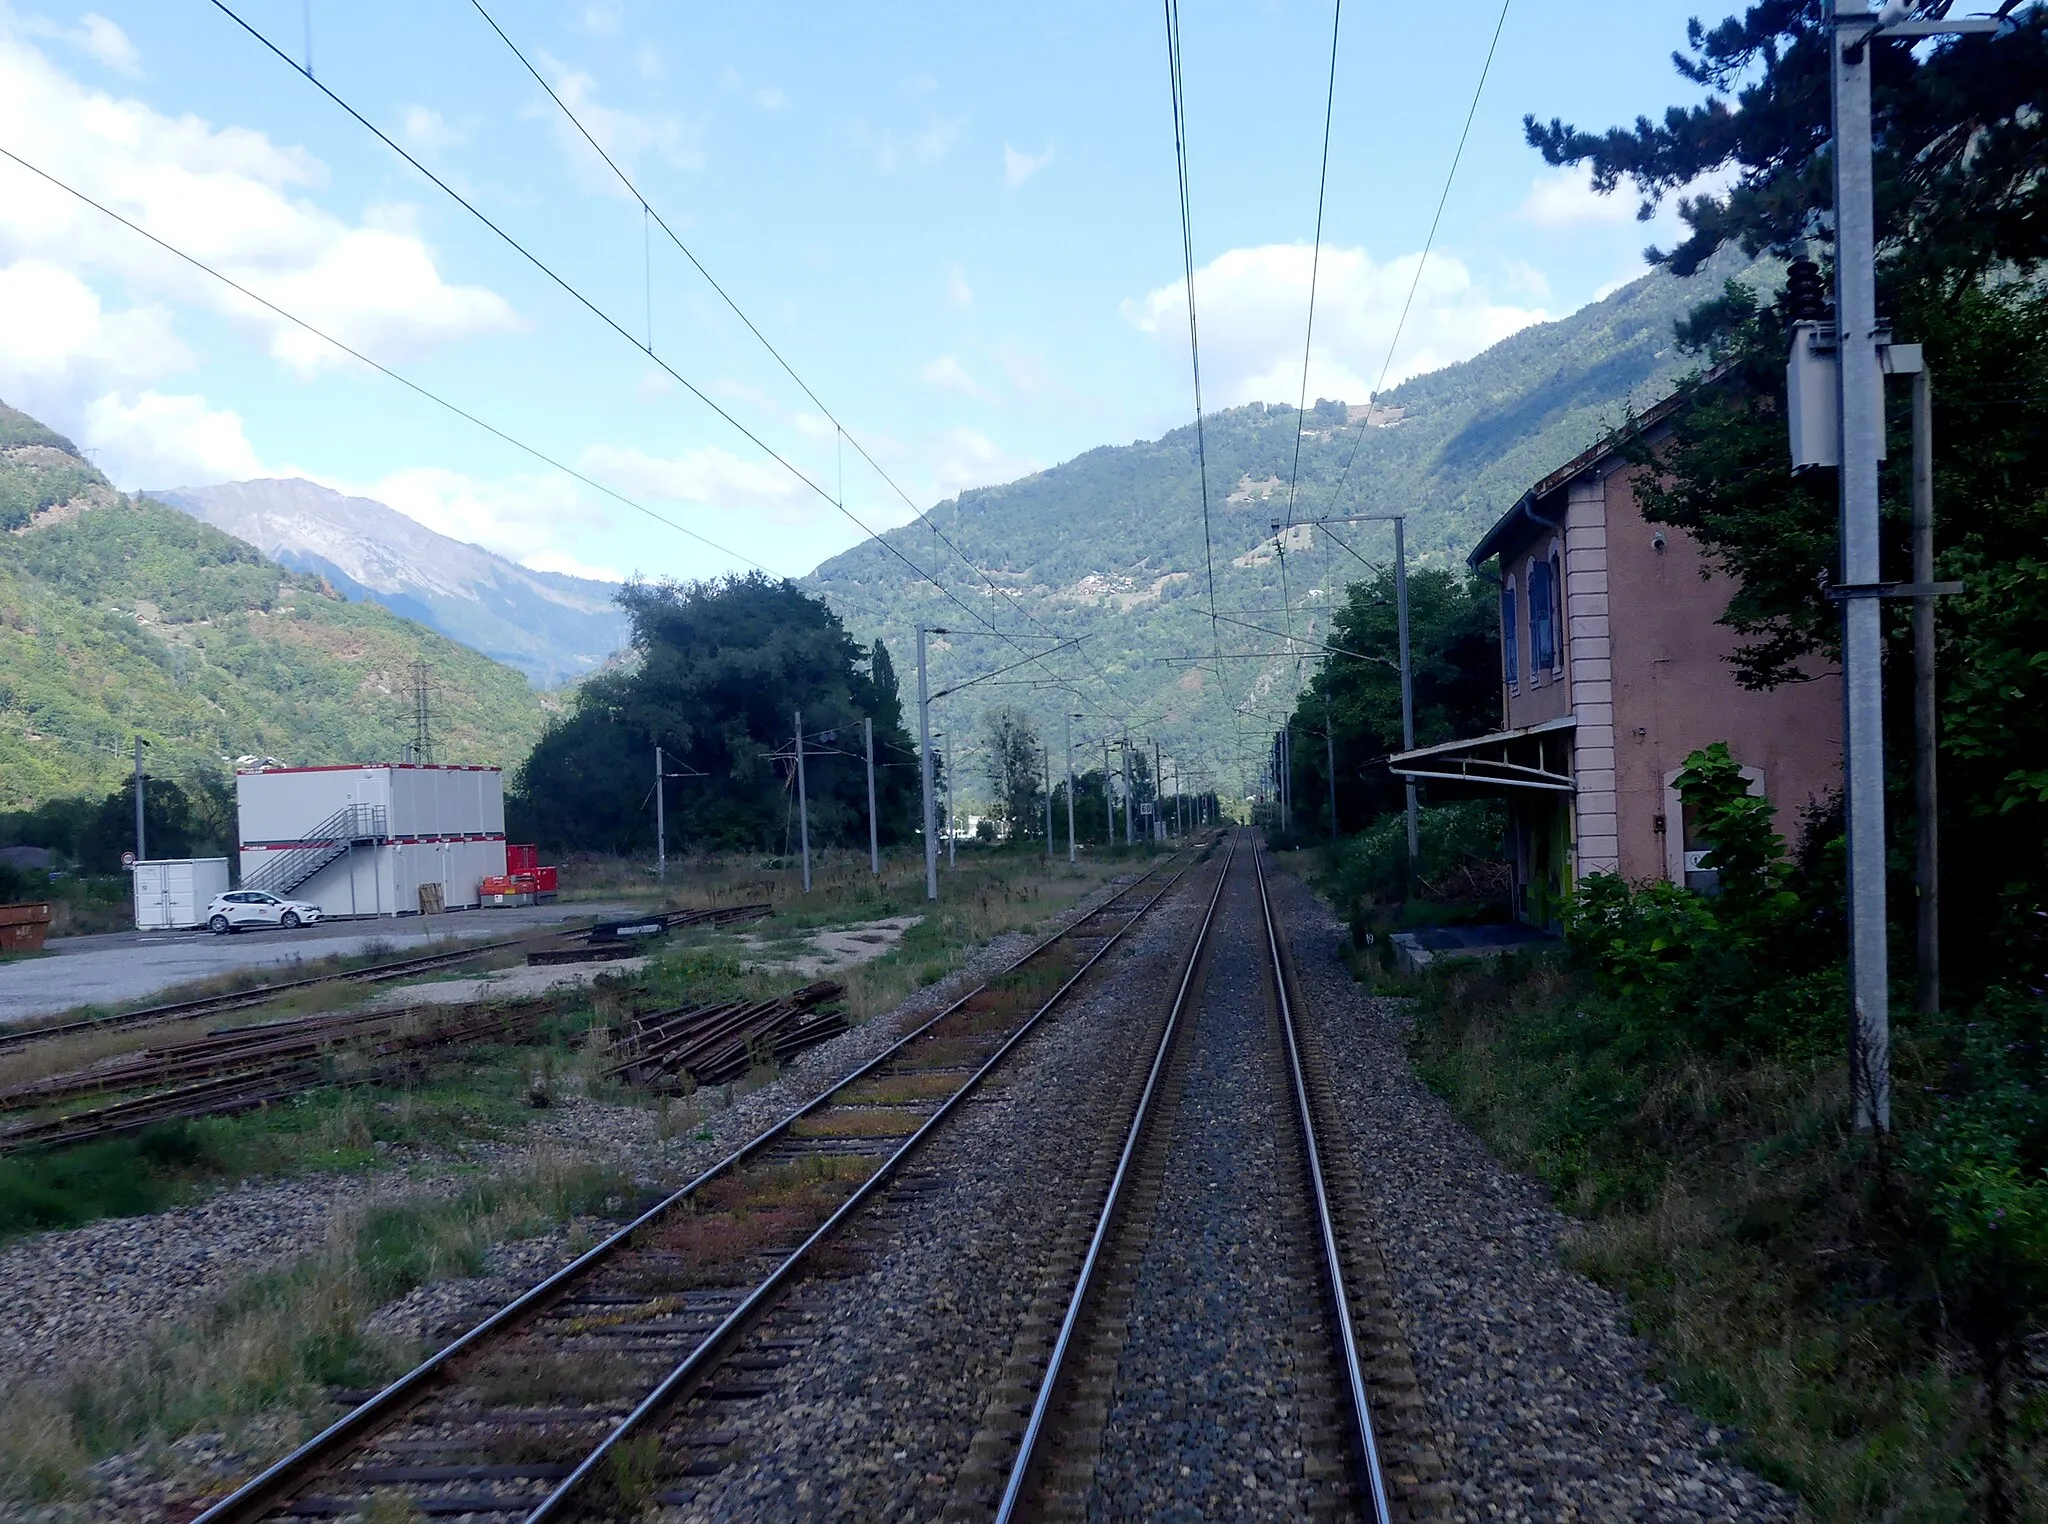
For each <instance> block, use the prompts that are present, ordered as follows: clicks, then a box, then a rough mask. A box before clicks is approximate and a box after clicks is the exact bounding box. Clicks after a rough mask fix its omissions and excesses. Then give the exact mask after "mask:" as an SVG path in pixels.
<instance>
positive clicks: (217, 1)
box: [212, 0, 1085, 702]
mask: <svg viewBox="0 0 2048 1524" xmlns="http://www.w3.org/2000/svg"><path fill="white" fill-rule="evenodd" d="M212 4H213V6H214V8H215V9H216V10H218V11H219V12H220V13H221V14H222V15H224V16H226V17H227V18H228V19H229V20H230V21H232V22H234V23H235V25H236V26H238V27H240V28H241V29H242V30H243V31H244V32H246V33H248V35H249V36H250V37H252V38H253V39H255V40H256V41H257V42H258V43H259V44H261V45H262V46H263V48H264V49H266V50H267V51H268V52H270V53H271V54H272V55H273V56H275V57H276V58H278V59H279V60H280V61H282V62H283V63H284V64H286V65H287V66H288V67H290V68H291V69H292V72H293V73H295V74H301V75H304V71H303V70H301V69H300V68H299V67H298V66H297V65H296V64H294V63H293V62H292V60H291V58H290V56H289V55H288V54H286V53H285V52H284V50H283V49H281V48H280V47H278V45H277V44H276V43H274V42H272V41H271V40H270V38H269V37H267V36H266V35H265V34H264V33H263V32H262V31H261V30H259V29H258V28H257V27H255V26H253V25H251V24H250V23H249V22H248V21H247V20H245V19H244V18H243V17H242V16H241V15H239V14H238V13H237V12H236V11H235V10H234V8H233V7H231V6H229V5H228V4H227V3H226V0H212ZM304 77H305V78H306V79H307V82H308V83H309V84H311V85H312V86H313V88H314V89H316V90H318V91H319V92H320V93H321V94H323V95H325V96H326V97H327V98H328V99H329V100H330V101H332V102H333V103H334V104H335V105H336V106H338V107H340V108H341V110H342V111H343V112H345V113H346V114H347V115H348V116H349V117H351V118H352V119H354V120H355V121H356V122H357V123H358V124H359V125H361V126H362V127H363V128H364V130H366V131H367V132H369V133H370V134H371V135H373V136H374V137H376V138H377V139H378V140H379V141H380V142H382V143H383V144H384V145H385V146H386V147H388V148H389V149H390V150H391V151H392V152H393V153H395V154H397V155H398V156H399V157H400V158H402V159H404V160H405V162H406V163H408V164H410V165H411V166H412V167H413V168H414V169H416V170H418V171H419V173H420V174H422V175H424V176H425V177H426V178H427V179H428V180H430V181H432V182H433V183H434V185H435V186H437V187H438V188H439V189H440V190H441V191H442V192H444V193H445V194H446V195H447V196H448V197H449V198H450V199H451V200H453V201H454V202H455V203H456V204H457V205H458V206H460V207H462V208H463V210H465V211H467V212H468V213H469V214H470V215H471V216H472V217H474V218H475V219H476V220H477V221H479V222H481V223H482V224H483V225H484V226H485V227H486V228H489V229H490V230H491V232H493V233H494V234H496V235H497V236H498V238H499V239H500V240H501V241H503V242H504V243H505V244H506V246H507V247H509V248H511V249H512V250H513V251H514V252H515V253H517V254H518V255H519V256H520V257H521V258H522V259H524V260H525V261H526V262H527V263H528V264H530V265H532V266H533V268H534V269H535V270H537V271H539V272H540V273H541V274H542V275H544V276H546V277H547V279H548V280H549V281H551V282H552V283H553V284H554V285H556V286H557V287H559V288H560V289H561V290H562V291H563V292H564V293H565V294H567V295H568V296H570V297H571V298H573V299H574V300H575V301H576V302H577V303H578V304H579V305H580V306H582V307H583V308H585V309H586V310H587V311H588V312H590V314H591V315H592V316H593V317H595V318H597V319H598V321H599V322H601V323H603V324H604V325H605V326H606V327H607V328H609V329H611V330H612V331H613V332H614V333H616V334H617V335H618V336H619V337H620V338H622V339H624V340H625V341H626V342H627V343H629V344H631V345H632V346H633V347H634V348H635V349H636V350H640V351H641V352H642V353H644V354H646V355H647V357H648V359H650V360H651V361H652V362H653V363H654V364H656V365H658V366H660V367H661V369H662V370H663V371H664V372H666V373H667V374H668V376H669V377H670V378H671V379H673V380H674V381H675V382H676V383H677V384H678V385H680V386H682V387H683V388H684V389H685V390H686V391H688V392H689V393H690V394H691V395H692V396H693V397H695V398H697V400H698V401H700V402H702V403H703V404H704V405H705V406H706V407H707V408H709V409H710V410H711V411H712V412H713V413H715V414H717V415H718V417H719V418H721V419H723V420H724V421H725V422H726V423H727V424H729V425H731V426H732V428H733V429H734V430H736V431H737V432H738V433H739V434H741V435H742V436H743V437H745V438H746V439H747V440H748V441H749V442H750V443H751V444H753V445H754V446H755V447H756V448H758V449H759V450H760V451H761V452H762V453H763V454H764V455H766V456H767V457H768V458H769V459H770V460H772V461H774V462H775V463H776V464H777V465H779V466H781V467H782V468H783V469H784V470H785V471H787V472H788V473H789V474H790V475H791V476H793V477H795V478H796V479H797V481H798V482H799V483H801V484H802V485H803V486H804V487H806V488H808V489H809V490H810V491H811V492H812V493H814V494H816V495H817V496H818V497H819V498H820V499H822V500H823V501H824V502H825V503H827V504H828V505H830V506H831V507H832V508H833V509H834V510H835V511H837V512H838V513H840V514H841V515H842V516H844V517H845V518H846V519H847V520H848V521H849V522H850V523H852V524H853V525H854V526H855V527H856V528H858V529H859V530H860V531H861V532H862V533H863V534H865V535H866V536H867V537H868V538H869V539H871V540H873V541H874V542H875V543H876V544H877V545H880V546H881V547H882V548H883V549H884V550H886V551H888V552H889V553H890V554H891V555H893V556H895V557H896V558H897V559H898V560H900V561H902V562H903V564H904V565H905V566H907V567H909V568H910V569H911V570H912V571H913V572H915V573H917V576H918V579H919V580H920V581H923V582H929V583H930V584H931V585H932V586H933V587H934V588H935V589H937V591H938V592H939V594H940V595H941V596H942V597H944V598H945V599H946V600H947V601H948V602H949V603H952V604H953V605H955V606H956V607H957V608H959V609H960V611H961V612H962V613H964V614H966V615H967V616H968V617H969V618H970V619H973V620H974V621H975V622H976V623H978V624H981V625H984V626H986V627H987V628H988V629H989V630H990V631H991V632H992V633H994V634H996V635H997V636H999V637H1001V638H1003V639H1009V638H1010V637H1009V636H1008V634H1007V633H1006V632H1004V631H1002V630H1001V629H999V628H998V627H997V626H996V625H995V624H994V623H992V622H991V621H990V620H989V619H988V618H987V617H986V616H984V615H983V614H982V613H981V611H980V610H979V609H976V608H974V607H973V606H972V605H971V604H968V603H967V602H965V601H964V600H962V599H961V598H960V597H959V596H958V595H956V594H955V593H954V592H953V591H952V590H951V589H950V588H948V587H946V586H945V584H944V583H942V582H940V581H939V580H938V579H937V578H936V577H934V576H932V575H931V574H930V573H929V572H927V571H925V570H924V568H923V567H921V566H919V565H918V564H917V563H916V562H915V561H913V560H911V559H910V557H909V556H908V555H906V554H904V552H903V551H902V549H901V548H900V547H898V546H895V545H892V544H890V543H889V542H888V541H887V540H885V539H883V538H882V536H881V535H879V534H878V533H876V532H875V530H874V529H872V528H870V527H869V526H868V525H867V524H866V523H865V522H863V521H862V520H861V518H860V517H859V516H858V515H857V514H855V513H854V512H852V510H850V509H848V508H846V507H845V506H844V505H842V504H840V503H838V502H836V501H835V500H834V498H833V496H832V494H831V493H830V492H828V491H826V490H825V488H824V487H823V486H822V485H821V484H820V483H818V482H817V481H815V480H813V479H812V478H811V476H810V475H809V473H807V472H805V471H804V470H803V469H802V468H801V467H799V466H798V465H796V463H795V462H793V461H791V460H790V459H789V458H788V457H787V456H785V455H783V454H782V453H781V452H780V451H779V450H777V449H776V448H775V447H774V446H773V445H771V444H769V443H768V442H767V441H766V440H764V439H763V438H761V436H760V435H758V434H756V433H755V432H754V431H753V430H752V429H750V428H748V427H747V425H746V424H744V423H742V422H741V421H740V420H739V419H738V418H737V417H736V416H734V415H733V414H732V413H731V412H729V411H728V410H727V409H725V408H724V407H721V406H720V405H719V404H718V403H717V402H715V401H714V400H712V398H711V397H710V396H709V395H708V394H707V393H705V392H704V390H703V389H702V388H701V387H699V386H697V385H696V384H695V383H694V382H692V381H691V380H690V379H689V378H688V377H687V376H685V375H683V374H682V372H680V371H678V370H677V369H676V368H675V367H674V366H672V365H670V364H669V363H668V362H667V361H666V360H664V359H662V358H661V356H660V355H658V354H655V353H653V352H652V351H650V350H648V349H647V348H646V347H645V346H643V345H642V344H641V342H640V341H639V340H638V339H636V338H634V337H633V335H632V333H631V332H630V331H628V330H627V329H626V328H625V326H624V325H623V324H621V323H620V322H619V321H618V320H617V319H616V318H614V317H613V316H612V315H611V314H610V313H608V312H606V311H605V310H604V309H603V308H602V307H600V306H598V304H597V303H596V302H594V301H593V300H591V298H589V297H588V296H586V295H585V294H584V293H583V292H582V291H581V290H579V289H578V288H577V287H576V286H575V285H574V284H573V283H571V282H570V281H569V280H568V279H567V278H566V277H565V276H563V275H561V274H560V273H559V272H558V271H556V270H555V269H554V268H553V267H552V266H551V265H549V264H548V263H547V262H546V261H545V260H543V259H541V258H540V256H539V255H537V254H535V253H533V252H532V251H531V250H530V249H528V248H527V247H526V246H525V245H524V244H522V243H521V242H520V241H519V240H518V239H516V238H514V237H513V236H512V235H511V234H510V233H509V232H507V231H506V230H505V229H504V228H503V227H501V226H500V225H499V224H498V223H497V222H496V221H494V220H493V219H492V218H491V217H489V216H488V215H487V214H486V213H484V212H483V211H482V209H480V208H479V207H478V206H477V205H476V204H475V203H474V202H472V201H471V200H470V199H469V198H468V197H466V196H464V195H463V194H462V193H461V192H460V191H458V190H456V189H455V187H454V186H452V185H450V184H449V183H448V182H447V181H446V180H444V179H442V178H441V177H440V176H439V175H437V174H435V173H434V171H433V170H431V169H429V168H428V167H427V166H426V165H425V164H423V163H421V162H420V160H419V159H417V158H416V157H414V156H413V155H412V154H410V153H408V152H407V151H406V150H405V149H404V148H403V147H402V146H401V145H400V144H399V143H398V142H397V141H396V140H394V139H393V138H392V137H391V136H390V134H388V133H386V132H385V131H384V130H383V129H382V128H380V127H379V126H377V124H376V123H374V122H372V121H371V120H370V119H369V118H368V117H366V116H364V115H363V114H362V112H360V111H358V110H357V109H356V108H355V107H354V106H352V105H350V104H349V103H348V102H347V101H346V100H344V99H343V98H342V97H341V96H340V95H339V94H337V93H336V92H335V91H334V90H333V89H331V88H330V87H329V86H328V85H327V84H326V83H325V82H323V81H321V80H318V79H314V78H312V77H311V76H310V75H305V76H304ZM1076 696H1077V697H1079V695H1076ZM1083 701H1084V702H1085V700H1083Z"/></svg>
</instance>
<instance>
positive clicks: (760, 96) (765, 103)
mask: <svg viewBox="0 0 2048 1524" xmlns="http://www.w3.org/2000/svg"><path fill="white" fill-rule="evenodd" d="M754 104H755V105H757V106H759V107H760V108H761V109H762V110H763V111H780V110H781V109H782V108H783V107H784V106H787V105H788V104H789V95H788V93H787V92H786V91H783V90H780V89H778V88H777V87H776V86H774V85H763V86H762V87H761V88H760V89H758V90H756V91H755V92H754Z"/></svg>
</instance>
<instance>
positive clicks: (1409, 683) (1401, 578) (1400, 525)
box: [1394, 515, 1422, 870]
mask: <svg viewBox="0 0 2048 1524" xmlns="http://www.w3.org/2000/svg"><path fill="white" fill-rule="evenodd" d="M1407 529H1408V521H1407V520H1406V519H1404V518H1401V517H1400V516H1399V515H1396V516H1395V518H1394V628H1395V633H1396V634H1397V636H1398V637H1399V641H1400V647H1401V750H1403V751H1413V750H1415V665H1414V663H1413V662H1411V661H1410V660H1409V659H1408V534H1407ZM1406 782H1407V784H1408V788H1407V794H1408V866H1409V868H1410V869H1411V870H1412V869H1413V868H1414V867H1415V865H1416V864H1417V863H1418V862H1420V861H1421V859H1422V806H1421V803H1420V801H1419V800H1418V799H1417V797H1416V793H1415V780H1414V779H1413V778H1409V779H1407V780H1406Z"/></svg>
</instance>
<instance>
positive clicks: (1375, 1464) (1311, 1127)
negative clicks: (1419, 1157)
mask: <svg viewBox="0 0 2048 1524" xmlns="http://www.w3.org/2000/svg"><path fill="white" fill-rule="evenodd" d="M1252 867H1253V869H1254V871H1255V872H1256V873H1257V875H1258V882H1259V908H1260V910H1261V911H1262V912H1264V915H1265V922H1266V950H1267V953H1268V954H1269V955H1270V957H1271V960H1272V974H1273V998H1274V1000H1275V1002H1276V1003H1277V1004H1278V1005H1279V1008H1280V1030H1281V1032H1282V1034H1283V1035H1284V1036H1285V1037H1286V1039H1287V1068H1288V1073H1289V1074H1290V1076H1291V1077H1292V1080H1293V1086H1294V1108H1295V1116H1296V1117H1297V1118H1298V1119H1299V1121H1300V1123H1301V1141H1302V1153H1303V1156H1304V1157H1305V1159H1306V1161H1307V1166H1308V1177H1309V1183H1310V1186H1311V1188H1312V1189H1311V1194H1312V1195H1313V1196H1314V1198H1315V1204H1316V1232H1317V1236H1318V1238H1319V1240H1320V1243H1321V1248H1322V1261H1323V1275H1324V1279H1325V1281H1326V1282H1327V1285H1328V1290H1329V1294H1330V1303H1331V1308H1330V1311H1331V1316H1332V1317H1333V1318H1334V1319H1335V1321H1336V1327H1337V1345H1338V1351H1339V1354H1340V1356H1341V1361H1342V1364H1343V1366H1344V1379H1345V1384H1346V1386H1347V1387H1348V1389H1349V1392H1350V1397H1351V1419H1352V1422H1351V1430H1352V1440H1353V1442H1354V1443H1355V1444H1356V1445H1357V1447H1358V1448H1357V1458H1356V1459H1357V1466H1358V1483H1359V1487H1360V1489H1361V1491H1362V1492H1363V1493H1364V1494H1365V1497H1366V1500H1367V1501H1368V1502H1369V1503H1370V1505H1371V1507H1372V1518H1373V1520H1374V1524H1393V1512H1392V1510H1391V1508H1390V1507H1389V1505H1388V1502H1387V1483H1386V1477H1385V1475H1384V1474H1383V1472H1382V1470H1381V1467H1380V1452H1379V1443H1378V1439H1377V1437H1376V1436H1375V1434H1374V1433H1373V1424H1372V1408H1371V1405H1370V1403H1369V1401H1368V1399H1367V1396H1366V1390H1365V1371H1364V1369H1363V1367H1362V1365H1361V1363H1360V1360H1359V1354H1358V1333H1357V1330H1356V1329H1355V1328H1354V1327H1353V1326H1352V1322H1351V1298H1350V1295H1349V1293H1348V1292H1347V1291H1346V1290H1345V1288H1344V1259H1343V1255H1342V1253H1341V1251H1340V1250H1339V1248H1338V1245H1337V1227H1336V1223H1335V1221H1334V1220H1333V1218H1332V1215H1331V1212H1330V1193H1329V1190H1328V1187H1327V1186H1326V1184H1325V1183H1324V1180H1323V1158H1322V1144H1321V1141H1320V1139H1319V1138H1318V1137H1317V1134H1316V1120H1315V1113H1314V1110H1313V1108H1312V1107H1311V1106H1310V1104H1309V1095H1308V1078H1307V1076H1306V1074H1305V1073H1304V1072H1303V1070H1302V1063H1301V1044H1300V1041H1299V1039H1298V1037H1297V1035H1296V1032H1295V1017H1294V1002H1293V1001H1292V1000H1290V999H1289V998H1288V982H1289V981H1288V973H1287V960H1286V958H1285V957H1284V956H1283V955H1282V953H1281V950H1280V933H1279V929H1278V926H1277V923H1276V922H1275V921H1274V918H1273V901H1272V899H1271V897H1270V896H1269V895H1268V894H1267V893H1266V865H1265V863H1264V861H1263V860H1262V857H1261V854H1260V850H1259V847H1258V845H1257V843H1256V842H1255V843H1254V844H1253V846H1252Z"/></svg>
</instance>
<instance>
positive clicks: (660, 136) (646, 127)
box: [527, 53, 704, 197]
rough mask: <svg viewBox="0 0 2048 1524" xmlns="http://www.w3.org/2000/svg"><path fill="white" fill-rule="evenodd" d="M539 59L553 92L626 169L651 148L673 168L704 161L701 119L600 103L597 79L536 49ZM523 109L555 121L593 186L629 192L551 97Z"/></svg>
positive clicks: (623, 194) (613, 192)
mask: <svg viewBox="0 0 2048 1524" xmlns="http://www.w3.org/2000/svg"><path fill="white" fill-rule="evenodd" d="M540 62H541V66H542V67H543V68H544V69H546V70H547V72H548V73H550V74H552V75H553V76H554V77H555V78H554V86H555V93H556V94H557V95H559V96H560V97H561V98H562V104H563V105H565V106H567V107H568V108H569V109H570V110H571V111H573V112H574V113H575V114H576V116H577V118H578V120H580V121H581V122H582V123H583V125H584V126H585V127H586V128H588V129H589V131H590V135H591V137H593V138H595V139H596V140H597V141H598V143H599V145H600V146H602V147H603V149H604V151H605V152H606V153H607V154H609V155H610V156H611V157H612V158H613V159H614V160H615V161H616V162H617V163H618V165H619V167H620V168H621V169H623V170H625V171H626V172H627V173H628V174H632V173H633V172H634V165H635V163H636V161H639V160H643V159H645V158H646V157H647V156H649V155H650V154H652V155H655V156H658V157H660V158H661V159H664V160H666V161H667V162H668V163H669V164H671V165H673V166H674V167H675V168H677V169H702V168H703V167H704V126H703V123H701V122H693V121H690V120H689V119H687V118H685V117H681V116H677V115H674V114H673V113H670V114H659V113H650V112H636V111H624V110H620V109H618V108H616V107H613V106H606V105H603V104H601V103H600V102H599V101H598V99H597V81H596V79H594V78H593V77H592V76H591V75H589V74H587V73H584V72H583V71H582V70H580V69H570V68H569V67H567V66H566V65H565V64H563V63H561V62H560V61H559V60H557V59H554V58H550V57H549V56H548V55H547V54H545V53H543V54H541V56H540ZM527 114H528V115H530V116H545V117H546V118H547V119H548V120H549V121H550V122H551V123H552V124H553V125H554V130H555V137H556V140H557V141H558V142H560V143H561V145H562V149H563V151H564V152H565V153H567V154H568V156H569V159H570V162H571V163H573V164H574V165H575V166H576V168H577V170H578V172H579V173H581V174H582V175H583V176H584V178H585V179H586V181H587V182H588V183H589V184H590V185H591V186H592V188H594V189H597V190H602V191H604V192H605V193H607V194H609V195H615V196H621V197H627V196H628V195H629V193H628V192H627V190H626V188H625V187H624V186H623V185H621V184H620V183H619V180H618V177H617V176H616V175H614V174H613V173H612V172H611V171H610V170H609V169H607V168H606V167H605V164H604V161H603V160H602V159H601V158H599V157H598V155H597V153H596V151H595V150H594V149H592V148H591V146H590V144H589V143H587V142H585V141H584V137H583V134H582V133H581V132H579V131H577V129H576V127H575V125H574V124H573V123H571V122H570V121H569V120H568V118H567V117H565V116H563V115H562V113H561V112H560V111H558V110H556V109H555V105H554V102H552V101H536V102H535V103H534V104H533V105H532V106H530V107H528V108H527Z"/></svg>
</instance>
